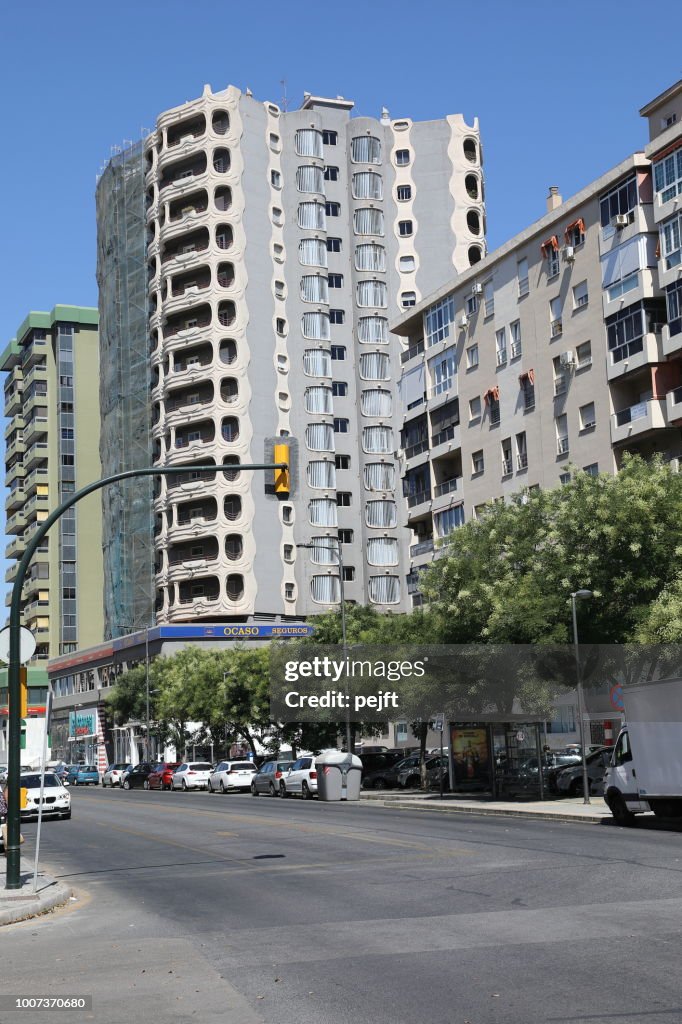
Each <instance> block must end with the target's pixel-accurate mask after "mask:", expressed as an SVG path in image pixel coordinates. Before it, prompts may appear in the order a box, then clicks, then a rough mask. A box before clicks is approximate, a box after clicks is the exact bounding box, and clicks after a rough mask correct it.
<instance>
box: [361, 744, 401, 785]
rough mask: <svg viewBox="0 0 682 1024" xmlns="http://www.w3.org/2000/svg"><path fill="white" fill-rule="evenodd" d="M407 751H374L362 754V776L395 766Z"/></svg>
mask: <svg viewBox="0 0 682 1024" xmlns="http://www.w3.org/2000/svg"><path fill="white" fill-rule="evenodd" d="M404 757H405V753H404V751H402V750H382V751H372V752H370V753H369V754H360V760H361V761H362V777H363V779H364V778H365V776H366V775H372V774H374V773H376V772H381V771H383V770H384V769H385V768H393V766H394V765H396V764H397V763H398V761H402V760H403V758H404Z"/></svg>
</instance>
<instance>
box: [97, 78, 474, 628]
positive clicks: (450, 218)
mask: <svg viewBox="0 0 682 1024" xmlns="http://www.w3.org/2000/svg"><path fill="white" fill-rule="evenodd" d="M352 107H353V104H352V102H351V101H349V100H345V99H343V98H342V97H337V98H324V97H315V96H311V95H308V94H306V96H305V99H304V102H303V105H302V107H301V108H300V109H299V110H295V111H283V110H281V109H280V108H279V107H278V106H276V105H275V104H272V103H261V102H259V101H257V100H255V99H254V98H253V97H252V96H250V95H249V94H243V93H241V92H240V91H239V90H238V89H236V88H234V87H229V88H228V89H226V90H224V91H222V92H218V93H213V92H211V90H210V89H209V88H208V87H206V89H205V90H204V93H203V95H202V96H201V97H200V98H198V99H197V100H194V101H192V102H190V103H187V104H183V105H182V106H181V107H177V108H175V109H173V110H169V111H166V112H165V113H163V114H162V115H161V116H160V117H159V119H158V122H157V126H156V128H155V130H154V131H153V132H151V134H150V135H149V136H148V137H147V138H146V140H145V142H144V146H143V160H144V187H145V192H146V215H145V219H146V225H145V231H146V239H145V243H146V271H145V276H146V280H145V286H146V290H147V297H148V301H149V316H148V322H147V325H146V334H147V335H148V339H149V340H148V342H147V341H146V339H144V340H145V343H146V344H148V352H149V363H150V373H149V381H148V384H149V388H150V401H149V403H148V406H149V408H148V409H147V410H146V413H145V411H144V410H142V409H139V410H138V414H139V415H144V414H146V415H150V412H149V410H151V452H150V458H152V459H153V460H154V461H155V462H156V463H157V464H159V465H176V466H182V467H186V469H187V473H186V474H183V475H181V476H179V477H177V476H176V477H173V478H163V479H162V480H161V482H160V484H159V485H158V486H157V488H156V490H155V492H154V495H153V514H154V527H153V530H154V549H155V558H156V563H155V566H154V574H155V579H154V583H155V600H154V610H153V614H154V617H155V619H156V621H157V622H161V623H163V622H168V623H174V622H186V621H195V620H198V621H202V620H203V621H216V622H219V621H249V620H250V619H252V618H256V619H258V618H263V617H265V618H267V617H281V618H283V619H286V618H298V617H300V616H305V615H311V614H316V613H320V612H322V611H325V610H327V609H328V608H332V607H334V606H335V605H337V603H338V601H339V599H340V596H341V581H340V574H339V558H338V554H337V551H336V550H335V548H336V545H337V543H338V544H340V545H342V549H343V551H342V553H343V563H344V580H343V583H344V592H345V598H346V600H351V601H356V602H358V603H362V604H365V603H368V604H372V605H373V606H375V607H376V608H377V609H378V610H380V611H390V610H393V611H400V610H404V609H405V608H406V607H407V606H408V605H407V600H406V598H407V595H406V591H405V585H404V578H405V565H404V550H405V546H404V542H403V534H404V527H403V525H402V523H401V522H400V517H399V515H398V508H399V498H398V497H397V495H396V489H397V488H398V487H399V486H400V472H399V464H398V459H397V450H398V445H399V431H400V417H399V414H398V409H397V405H396V400H395V381H396V380H397V377H398V375H399V367H400V362H399V357H398V356H399V347H398V344H397V342H396V339H395V338H393V337H392V336H391V335H390V333H389V330H388V324H389V319H390V318H391V317H394V316H396V315H397V314H398V313H399V312H400V310H401V309H404V308H408V307H410V306H412V305H414V304H416V303H417V302H419V301H420V300H421V298H422V295H423V293H425V291H426V290H428V289H430V288H431V287H432V286H433V283H434V282H438V281H444V280H446V279H448V278H451V277H452V276H453V275H455V274H457V273H460V272H462V271H465V270H467V268H468V267H469V266H470V265H471V264H472V263H475V262H476V261H478V260H480V259H482V258H483V257H484V255H485V240H484V239H485V207H484V193H483V177H482V167H481V148H480V139H479V132H478V124H477V122H474V124H473V125H471V126H470V125H467V124H466V123H465V121H464V119H463V118H462V117H461V116H460V115H454V116H449V117H447V118H445V119H443V120H441V121H435V122H424V123H416V122H413V121H411V120H409V119H402V120H394V119H391V118H390V116H389V115H388V112H387V111H384V112H383V114H382V116H381V118H380V119H374V118H367V117H351V110H352ZM105 179H106V175H105V176H104V177H103V179H102V183H101V190H100V192H101V195H100V196H99V197H98V203H99V202H100V199H101V200H102V201H103V204H104V201H105V200H107V199H108V196H107V195H106V193H105V186H106V187H108V186H107V185H106V180H105ZM98 211H99V206H98ZM103 219H104V214H102V215H101V216H100V215H99V213H98V220H100V221H103ZM112 233H115V229H111V232H110V234H112ZM103 235H104V232H101V237H103ZM116 245H118V246H119V252H120V245H121V243H120V239H118V240H117V239H115V238H114V239H113V247H112V244H110V241H107V244H106V245H102V244H101V245H100V262H99V270H98V274H99V275H100V278H101V279H102V280H105V279H106V274H107V272H109V271H110V270H111V266H110V261H111V260H112V259H113V258H114V257H115V256H116V252H115V251H114V250H115V248H116ZM112 252H113V253H114V255H113V256H112V255H111V253H112ZM108 261H109V262H108ZM101 320H102V323H101V331H102V336H103V338H105V339H108V340H107V341H106V344H107V345H108V347H109V350H111V349H112V345H114V344H115V342H116V330H115V328H114V325H113V324H112V323H111V317H110V316H108V313H107V308H106V307H105V308H103V309H102V310H101ZM139 376H140V374H139V367H138V369H137V370H136V371H135V373H133V372H132V371H131V373H130V375H129V378H128V380H126V379H125V374H124V375H123V378H122V379H121V380H120V381H119V384H118V385H117V386H120V387H121V389H122V390H123V391H124V392H125V390H126V388H128V389H129V390H130V392H131V393H132V391H133V390H134V389H136V388H137V389H139V386H140V380H139ZM114 411H115V410H114ZM119 429H120V425H117V423H116V422H115V419H114V418H113V417H112V420H111V423H110V424H109V423H108V422H107V424H105V423H103V450H106V451H107V452H108V453H109V458H110V460H112V461H111V464H109V465H108V466H107V467H106V468H107V470H108V471H115V469H116V468H118V465H117V464H116V459H117V458H120V454H119V451H118V449H117V445H116V431H117V430H119ZM139 433H140V434H141V433H142V432H141V431H140V432H139ZM280 438H282V439H287V438H288V439H289V440H290V442H291V445H292V449H293V450H294V452H295V458H296V473H295V481H296V482H295V489H294V490H292V493H291V496H290V499H289V500H284V501H282V500H278V498H277V497H276V496H275V495H273V494H272V493H269V492H271V491H272V487H271V486H270V484H271V482H270V481H269V480H266V481H264V480H263V477H262V475H259V474H253V473H249V472H240V471H239V469H238V465H239V463H252V462H256V463H258V462H262V461H264V460H265V461H271V458H272V448H273V445H274V443H275V442H276V441H277V440H278V439H280ZM207 462H208V463H209V464H215V465H216V466H222V465H230V466H234V467H235V468H234V469H231V470H230V471H229V473H217V474H216V477H215V478H213V479H209V478H207V477H206V476H203V477H199V476H197V475H196V474H193V473H192V464H206V463H207ZM120 468H125V466H121V467H120ZM117 528H118V522H117V520H116V517H115V516H114V517H110V519H107V517H105V558H106V551H107V547H108V546H107V543H106V533H107V530H109V531H110V532H111V531H112V530H114V531H115V530H116V529H117ZM300 544H306V545H312V549H306V550H301V549H300V548H299V547H298V546H297V545H300ZM112 558H114V561H115V555H112ZM105 568H106V567H105ZM109 570H110V571H109V577H110V578H112V579H114V578H115V575H116V574H115V566H114V565H113V563H112V566H110V567H109ZM150 611H151V610H150ZM117 616H118V619H119V620H120V621H118V622H117V621H115V620H116V616H111V615H110V616H109V619H110V623H109V631H110V633H111V635H118V634H120V632H122V631H124V629H125V627H126V626H128V627H129V626H130V624H131V622H132V623H133V624H142V623H141V622H140V620H139V615H137V616H128V620H126V617H127V613H126V609H125V603H124V602H122V603H121V607H120V610H118V611H117ZM136 619H137V622H136Z"/></svg>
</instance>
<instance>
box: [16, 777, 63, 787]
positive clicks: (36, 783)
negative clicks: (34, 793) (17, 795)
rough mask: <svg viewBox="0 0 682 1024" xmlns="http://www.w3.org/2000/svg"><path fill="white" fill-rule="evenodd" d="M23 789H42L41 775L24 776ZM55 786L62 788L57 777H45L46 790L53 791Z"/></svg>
mask: <svg viewBox="0 0 682 1024" xmlns="http://www.w3.org/2000/svg"><path fill="white" fill-rule="evenodd" d="M21 786H22V789H40V776H39V775H24V777H23V778H22V780H21ZM55 786H61V782H60V781H59V779H58V778H57V777H56V776H55V775H46V776H45V789H52V788H54V787H55Z"/></svg>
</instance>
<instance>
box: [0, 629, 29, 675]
mask: <svg viewBox="0 0 682 1024" xmlns="http://www.w3.org/2000/svg"><path fill="white" fill-rule="evenodd" d="M35 652H36V638H35V637H34V635H33V633H32V632H31V630H30V629H26V626H20V627H19V661H20V662H21V664H22V665H24V664H25V663H26V662H27V661H30V660H31V658H32V657H33V655H34V654H35ZM0 661H4V662H6V663H9V626H5V628H4V629H0Z"/></svg>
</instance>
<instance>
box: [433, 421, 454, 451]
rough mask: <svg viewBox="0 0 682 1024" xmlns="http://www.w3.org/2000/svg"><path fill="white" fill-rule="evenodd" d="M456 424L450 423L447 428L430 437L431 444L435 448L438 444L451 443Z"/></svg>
mask: <svg viewBox="0 0 682 1024" xmlns="http://www.w3.org/2000/svg"><path fill="white" fill-rule="evenodd" d="M456 427H457V424H456V423H451V424H450V426H449V427H443V429H442V430H439V431H438V433H437V434H432V435H431V444H432V445H433V447H434V448H436V447H437V446H438V445H439V444H445V442H446V441H452V439H453V438H454V436H455V429H456Z"/></svg>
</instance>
